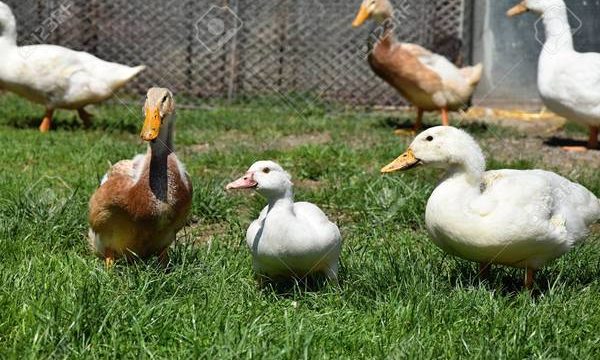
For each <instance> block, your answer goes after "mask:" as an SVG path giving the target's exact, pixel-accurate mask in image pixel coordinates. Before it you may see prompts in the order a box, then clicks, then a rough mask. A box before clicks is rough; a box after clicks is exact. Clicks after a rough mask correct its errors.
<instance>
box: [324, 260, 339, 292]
mask: <svg viewBox="0 0 600 360" xmlns="http://www.w3.org/2000/svg"><path fill="white" fill-rule="evenodd" d="M325 276H326V277H327V281H328V282H330V283H331V284H334V285H335V286H337V287H339V286H340V280H339V279H338V264H333V265H331V266H330V267H329V268H328V269H327V270H326V271H325Z"/></svg>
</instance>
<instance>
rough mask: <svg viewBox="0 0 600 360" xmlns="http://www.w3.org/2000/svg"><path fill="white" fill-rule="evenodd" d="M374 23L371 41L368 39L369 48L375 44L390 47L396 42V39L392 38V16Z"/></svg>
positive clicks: (394, 25)
mask: <svg viewBox="0 0 600 360" xmlns="http://www.w3.org/2000/svg"><path fill="white" fill-rule="evenodd" d="M375 22H376V24H377V27H376V28H375V29H374V30H373V32H372V33H371V39H369V42H370V47H373V46H375V45H377V44H387V45H390V44H392V43H393V42H394V41H396V38H395V37H394V29H395V27H396V23H395V21H394V18H393V17H392V16H387V17H382V18H379V19H375Z"/></svg>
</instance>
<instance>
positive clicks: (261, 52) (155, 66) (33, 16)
mask: <svg viewBox="0 0 600 360" xmlns="http://www.w3.org/2000/svg"><path fill="white" fill-rule="evenodd" d="M5 1H6V0H5ZM463 1H464V0H434V1H421V0H393V1H392V2H393V4H394V6H395V7H396V8H397V9H401V10H402V11H403V13H404V14H405V17H404V18H403V19H402V21H401V23H400V26H398V27H397V28H396V35H397V37H398V38H399V39H402V40H403V41H410V42H416V43H419V44H421V45H424V46H426V47H428V48H430V49H432V50H434V51H438V52H440V53H442V54H444V55H446V56H447V57H449V58H450V59H451V60H453V61H458V62H460V61H461V56H460V54H461V53H462V52H463V50H464V49H463V48H464V47H462V48H461V41H460V40H461V37H462V35H463V34H462V25H463V24H462V21H463V20H462V19H463V17H462V14H463V11H464V9H463V8H464V6H463ZM6 2H7V3H8V5H9V6H11V8H12V9H13V12H14V13H15V16H16V18H17V24H18V29H19V30H18V32H19V43H20V44H31V43H40V42H43V43H52V44H58V45H64V46H67V47H70V48H73V49H77V50H83V51H87V52H90V53H92V54H94V55H96V56H98V57H100V58H102V59H105V60H110V61H116V62H120V63H123V64H127V65H138V64H145V65H147V67H148V69H147V70H146V71H145V72H144V73H143V75H142V76H140V77H138V78H137V79H136V80H135V82H133V83H132V84H130V85H129V86H128V88H127V91H130V92H136V93H143V92H144V91H145V89H146V88H148V87H149V86H153V85H160V86H166V87H169V88H171V89H172V90H173V91H174V92H176V93H177V94H178V96H179V97H180V98H186V99H188V101H193V99H197V98H199V97H200V98H229V99H239V98H248V97H256V96H265V95H267V96H275V97H278V98H285V99H284V100H285V101H290V102H292V105H293V106H296V107H299V108H302V107H303V106H305V104H304V102H310V101H312V100H317V99H325V100H335V101H340V102H344V103H349V104H356V105H398V104H401V103H402V100H401V98H400V97H399V95H398V94H396V92H395V91H394V90H393V89H392V88H390V87H389V86H388V85H387V84H385V83H384V82H383V81H381V80H379V79H378V78H377V77H376V76H375V75H374V74H373V73H372V72H371V71H370V69H369V67H368V64H367V62H366V59H365V52H366V44H367V39H368V38H369V33H370V31H371V30H372V28H373V27H371V28H369V26H365V27H364V28H360V29H353V28H352V27H351V22H352V19H353V17H354V15H355V14H356V11H357V10H358V6H359V4H360V0H354V1H348V0H221V1H214V0H213V1H206V0H178V1H176V0H168V1H164V0H161V1H158V0H112V1H96V0H55V1H43V0H8V1H6ZM224 7H227V8H224ZM215 34H219V35H215ZM293 94H302V96H297V97H294V96H292V95H293ZM293 99H302V100H298V101H300V102H299V103H294V102H295V101H296V100H293Z"/></svg>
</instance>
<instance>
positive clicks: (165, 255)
mask: <svg viewBox="0 0 600 360" xmlns="http://www.w3.org/2000/svg"><path fill="white" fill-rule="evenodd" d="M158 263H159V264H160V266H162V267H163V268H166V267H167V266H168V265H169V248H168V247H167V248H165V249H164V250H163V251H161V252H160V254H159V255H158Z"/></svg>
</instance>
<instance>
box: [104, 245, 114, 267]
mask: <svg viewBox="0 0 600 360" xmlns="http://www.w3.org/2000/svg"><path fill="white" fill-rule="evenodd" d="M114 264H115V253H114V252H113V251H112V249H106V250H105V251H104V266H105V267H106V269H110V268H112V267H113V265H114Z"/></svg>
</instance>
